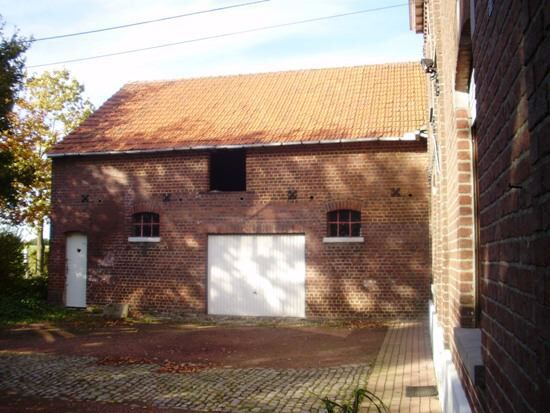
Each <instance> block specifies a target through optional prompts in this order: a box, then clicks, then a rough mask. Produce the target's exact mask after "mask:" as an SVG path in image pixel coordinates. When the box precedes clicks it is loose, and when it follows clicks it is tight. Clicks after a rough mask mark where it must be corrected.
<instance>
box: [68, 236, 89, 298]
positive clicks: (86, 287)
mask: <svg viewBox="0 0 550 413" xmlns="http://www.w3.org/2000/svg"><path fill="white" fill-rule="evenodd" d="M74 236H81V237H83V238H84V248H85V250H84V260H83V266H84V270H83V272H84V283H83V289H84V292H83V296H84V297H83V298H84V304H83V305H69V304H68V301H69V282H70V278H69V251H68V249H69V242H70V240H71V237H74ZM87 284H88V236H87V235H86V234H85V233H83V232H80V231H74V232H69V233H66V234H65V285H64V300H63V301H64V304H65V307H70V308H86V305H87V302H88V300H87V298H88V297H87V295H88V285H87Z"/></svg>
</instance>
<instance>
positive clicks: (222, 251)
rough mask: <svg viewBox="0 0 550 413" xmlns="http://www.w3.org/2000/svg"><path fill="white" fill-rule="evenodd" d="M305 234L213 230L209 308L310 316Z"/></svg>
mask: <svg viewBox="0 0 550 413" xmlns="http://www.w3.org/2000/svg"><path fill="white" fill-rule="evenodd" d="M305 275H306V265H305V236H304V235H210V236H209V237H208V313H209V314H225V315H250V316H279V317H305Z"/></svg>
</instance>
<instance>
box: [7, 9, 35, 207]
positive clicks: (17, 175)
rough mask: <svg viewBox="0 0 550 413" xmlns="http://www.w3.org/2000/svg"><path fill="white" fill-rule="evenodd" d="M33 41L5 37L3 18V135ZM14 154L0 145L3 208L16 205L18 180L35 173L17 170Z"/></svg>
mask: <svg viewBox="0 0 550 413" xmlns="http://www.w3.org/2000/svg"><path fill="white" fill-rule="evenodd" d="M28 47H29V41H28V40H26V39H23V38H21V37H19V36H18V35H17V33H15V34H13V35H11V36H10V37H5V36H4V22H3V20H2V16H0V133H1V132H5V131H7V130H8V129H9V127H10V124H9V114H10V113H11V111H12V109H13V105H14V103H15V99H16V97H17V92H18V91H19V90H20V88H21V85H22V81H23V74H24V69H25V59H24V53H25V51H26V50H27V48H28ZM12 166H13V155H12V154H11V153H10V152H8V150H7V148H6V146H5V145H3V144H2V143H1V142H0V209H6V208H9V207H13V206H14V204H15V201H16V199H15V192H14V190H13V183H14V182H15V181H18V180H19V181H25V182H28V181H29V180H30V175H31V171H29V170H23V171H21V170H18V169H16V168H13V167H12Z"/></svg>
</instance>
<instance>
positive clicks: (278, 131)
mask: <svg viewBox="0 0 550 413" xmlns="http://www.w3.org/2000/svg"><path fill="white" fill-rule="evenodd" d="M425 81H426V80H425V74H424V73H423V72H422V70H421V67H420V65H419V64H418V63H395V64H384V65H371V66H356V67H343V68H334V69H312V70H299V71H290V72H276V73H259V74H251V75H238V76H220V77H207V78H197V79H183V80H174V81H158V82H139V83H129V84H127V85H125V86H124V87H123V88H122V89H120V90H119V91H118V92H117V93H116V94H115V95H113V96H112V97H111V98H110V99H109V100H107V101H106V102H105V103H104V104H103V106H101V107H100V108H99V109H98V110H97V111H96V112H95V113H94V114H93V115H92V116H90V118H89V119H88V120H87V121H85V122H84V123H83V124H82V125H81V126H80V127H79V128H78V129H77V130H76V131H74V132H73V133H71V134H69V135H68V136H67V137H66V138H65V139H64V140H63V141H61V142H60V143H58V144H57V146H55V148H54V149H53V150H52V151H51V152H50V154H52V155H55V154H64V153H65V154H67V153H94V152H117V151H139V150H160V149H170V148H186V147H196V146H217V145H252V144H269V143H291V142H315V141H326V140H339V139H359V138H377V137H402V136H403V135H404V134H405V133H410V132H414V131H415V130H417V129H419V128H421V127H422V126H424V125H425V124H426V110H425V102H426V85H425Z"/></svg>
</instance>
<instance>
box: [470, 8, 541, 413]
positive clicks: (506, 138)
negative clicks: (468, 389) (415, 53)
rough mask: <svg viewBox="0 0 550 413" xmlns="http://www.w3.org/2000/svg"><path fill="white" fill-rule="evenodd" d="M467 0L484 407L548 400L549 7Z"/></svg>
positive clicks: (530, 407) (532, 408) (514, 407)
mask: <svg viewBox="0 0 550 413" xmlns="http://www.w3.org/2000/svg"><path fill="white" fill-rule="evenodd" d="M493 3H494V4H492V6H491V5H490V4H489V3H488V2H487V1H480V2H476V29H475V33H474V37H473V52H474V66H475V70H476V72H475V73H476V86H477V87H476V91H477V96H478V98H477V100H478V118H477V131H478V136H479V146H478V148H479V178H480V180H479V188H480V198H479V208H480V220H481V221H480V226H481V239H480V242H481V250H480V260H481V268H482V281H483V291H482V299H483V302H482V309H483V313H482V333H483V356H484V360H485V364H486V369H487V404H488V406H490V407H491V411H492V412H510V411H516V412H543V411H545V412H546V411H548V408H549V407H548V406H550V386H549V378H550V367H549V366H550V363H549V362H550V351H549V350H550V324H549V320H550V311H549V306H550V282H549V280H550V270H549V268H550V258H549V257H550V218H549V217H550V202H549V201H550V197H549V190H550V136H549V131H550V122H549V117H548V113H549V104H550V103H549V102H550V97H549V96H550V94H549V93H550V91H549V61H550V60H549V59H550V36H549V31H550V8H549V7H548V2H547V1H546V2H545V1H529V2H518V1H499V2H496V1H495V2H493Z"/></svg>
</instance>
